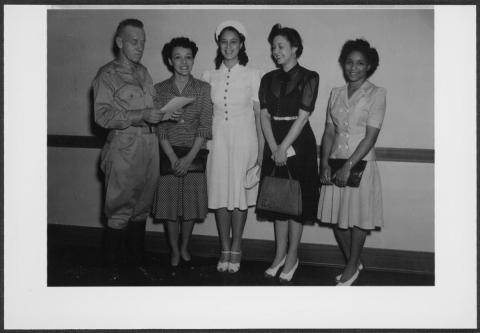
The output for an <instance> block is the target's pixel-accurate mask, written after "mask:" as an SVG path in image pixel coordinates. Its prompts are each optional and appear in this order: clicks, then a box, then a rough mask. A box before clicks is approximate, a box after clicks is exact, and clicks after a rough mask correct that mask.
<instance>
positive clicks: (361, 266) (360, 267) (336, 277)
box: [335, 263, 363, 282]
mask: <svg viewBox="0 0 480 333" xmlns="http://www.w3.org/2000/svg"><path fill="white" fill-rule="evenodd" d="M358 270H359V271H361V270H363V264H362V263H360V264H359V265H358ZM341 278H342V274H338V275H337V276H335V282H340V279H341Z"/></svg>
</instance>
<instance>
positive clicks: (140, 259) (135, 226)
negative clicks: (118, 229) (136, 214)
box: [127, 220, 146, 267]
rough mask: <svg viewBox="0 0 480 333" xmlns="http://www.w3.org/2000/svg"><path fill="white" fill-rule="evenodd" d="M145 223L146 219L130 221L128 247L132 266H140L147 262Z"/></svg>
mask: <svg viewBox="0 0 480 333" xmlns="http://www.w3.org/2000/svg"><path fill="white" fill-rule="evenodd" d="M145 225H146V220H143V221H130V223H129V225H128V236H127V249H128V257H129V263H130V264H131V265H132V266H136V267H140V266H143V265H144V264H145V260H144V246H145Z"/></svg>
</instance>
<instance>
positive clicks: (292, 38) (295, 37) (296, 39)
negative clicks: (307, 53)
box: [268, 23, 303, 58]
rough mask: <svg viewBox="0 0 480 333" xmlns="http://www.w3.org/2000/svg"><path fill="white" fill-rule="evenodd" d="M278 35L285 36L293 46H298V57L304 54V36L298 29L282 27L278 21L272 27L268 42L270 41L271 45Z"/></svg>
mask: <svg viewBox="0 0 480 333" xmlns="http://www.w3.org/2000/svg"><path fill="white" fill-rule="evenodd" d="M277 36H282V37H284V38H285V39H286V40H288V42H289V43H290V46H291V47H296V48H297V51H296V52H295V55H296V56H297V58H299V57H300V56H301V55H302V52H303V42H302V37H300V34H299V33H298V31H297V30H295V29H293V28H287V27H282V25H281V24H279V23H277V24H275V25H274V26H273V27H272V30H271V31H270V34H269V35H268V42H269V43H270V45H272V44H273V40H274V39H275V37H277Z"/></svg>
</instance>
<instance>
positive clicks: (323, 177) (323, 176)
mask: <svg viewBox="0 0 480 333" xmlns="http://www.w3.org/2000/svg"><path fill="white" fill-rule="evenodd" d="M331 178H332V169H331V168H330V166H329V165H325V166H322V171H321V173H320V183H322V184H323V185H332V179H331Z"/></svg>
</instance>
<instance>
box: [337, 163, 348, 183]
mask: <svg viewBox="0 0 480 333" xmlns="http://www.w3.org/2000/svg"><path fill="white" fill-rule="evenodd" d="M334 177H335V184H336V185H337V186H338V187H344V186H346V185H347V182H348V178H349V177H350V168H349V167H348V165H346V164H345V165H344V166H343V167H341V168H340V169H339V170H338V171H337V172H336V173H335V175H334Z"/></svg>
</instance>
